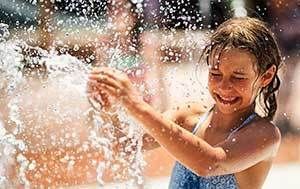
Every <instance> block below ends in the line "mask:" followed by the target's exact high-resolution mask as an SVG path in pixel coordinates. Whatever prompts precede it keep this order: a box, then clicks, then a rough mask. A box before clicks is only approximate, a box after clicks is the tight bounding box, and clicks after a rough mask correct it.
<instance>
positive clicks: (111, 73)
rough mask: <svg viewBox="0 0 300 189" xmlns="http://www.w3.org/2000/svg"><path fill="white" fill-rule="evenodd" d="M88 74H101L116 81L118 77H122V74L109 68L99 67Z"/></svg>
mask: <svg viewBox="0 0 300 189" xmlns="http://www.w3.org/2000/svg"><path fill="white" fill-rule="evenodd" d="M90 74H91V75H93V74H96V75H97V74H103V75H107V76H109V77H111V78H114V79H116V78H117V77H118V76H119V75H122V74H123V72H121V71H119V70H116V69H113V68H109V67H101V68H96V69H94V70H93V71H92V72H90Z"/></svg>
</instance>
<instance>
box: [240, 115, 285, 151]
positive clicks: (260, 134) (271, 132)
mask: <svg viewBox="0 0 300 189" xmlns="http://www.w3.org/2000/svg"><path fill="white" fill-rule="evenodd" d="M246 128H247V129H246V130H247V131H246V133H245V134H248V135H250V134H251V133H255V134H252V137H254V138H253V139H255V141H256V142H257V143H263V144H265V145H268V146H274V147H275V148H278V147H279V144H280V142H281V134H280V130H279V129H278V127H277V126H276V125H275V124H274V123H272V122H271V121H269V120H267V119H266V118H262V117H258V118H257V119H255V120H254V121H253V122H251V123H249V126H248V127H246Z"/></svg>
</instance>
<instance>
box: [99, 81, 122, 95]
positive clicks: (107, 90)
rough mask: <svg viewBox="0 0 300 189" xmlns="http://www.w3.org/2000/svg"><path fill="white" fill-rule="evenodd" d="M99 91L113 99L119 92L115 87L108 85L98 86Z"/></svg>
mask: <svg viewBox="0 0 300 189" xmlns="http://www.w3.org/2000/svg"><path fill="white" fill-rule="evenodd" d="M100 90H103V91H104V92H105V93H106V94H107V96H108V95H112V96H114V97H116V96H119V94H120V92H119V90H118V89H116V88H115V87H111V86H109V85H105V84H100Z"/></svg>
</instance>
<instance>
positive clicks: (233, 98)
mask: <svg viewBox="0 0 300 189" xmlns="http://www.w3.org/2000/svg"><path fill="white" fill-rule="evenodd" d="M218 96H219V97H220V98H221V100H223V101H225V102H232V101H234V100H236V99H237V97H223V96H220V95H218Z"/></svg>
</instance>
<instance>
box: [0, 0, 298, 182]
mask: <svg viewBox="0 0 300 189" xmlns="http://www.w3.org/2000/svg"><path fill="white" fill-rule="evenodd" d="M246 15H247V16H251V17H256V18H258V19H261V20H263V21H265V22H266V23H267V24H268V25H269V27H270V28H271V30H272V31H273V32H274V34H275V35H276V37H277V40H278V42H279V45H280V49H281V51H282V56H283V57H284V63H285V65H284V66H283V67H282V69H281V78H282V84H281V89H280V92H279V94H278V103H279V105H278V111H277V114H276V117H275V120H274V122H275V124H276V125H277V126H278V127H279V128H280V130H281V133H282V136H283V138H282V139H283V140H282V145H281V147H280V150H279V153H278V155H277V157H276V159H275V164H274V168H273V169H272V170H274V171H273V172H271V174H270V177H271V178H270V179H269V180H271V179H274V180H275V179H276V178H280V177H281V176H284V177H286V178H287V179H293V178H296V177H295V176H296V174H298V175H299V173H300V111H298V110H297V108H298V107H300V99H299V97H298V96H299V94H300V1H299V0H177V1H174V0H131V1H129V0H107V1H105V0H78V1H75V0H13V1H8V0H0V23H5V24H7V25H9V31H10V33H11V35H10V39H11V40H16V41H20V40H22V41H26V43H27V44H29V45H30V46H33V47H41V48H43V49H45V50H48V51H51V50H52V51H53V50H54V51H57V52H58V53H59V54H70V55H72V56H75V57H77V58H78V59H80V60H81V61H83V62H85V63H86V64H90V65H93V66H101V65H102V66H103V65H104V66H107V65H110V66H114V67H117V68H119V69H131V70H132V72H131V73H132V74H129V76H130V78H131V79H132V81H133V82H134V83H136V84H143V87H144V88H143V90H142V92H143V94H144V100H145V101H147V102H148V103H149V104H151V105H152V106H154V107H155V108H157V109H158V110H160V111H164V110H166V109H168V108H169V107H171V106H172V105H174V104H176V103H177V102H182V101H187V100H198V101H202V102H203V103H204V104H207V102H208V101H210V100H211V99H209V97H208V95H207V91H206V90H205V88H206V87H205V86H206V81H205V78H206V75H204V73H205V67H202V66H201V65H200V66H199V64H198V61H199V55H200V52H201V50H202V48H203V47H204V45H205V43H206V41H207V36H208V35H209V34H210V33H211V32H212V31H213V30H214V29H215V28H216V27H217V26H218V25H220V24H221V23H222V22H224V21H225V20H226V19H229V18H231V17H233V16H246ZM0 35H1V33H0ZM204 66H205V65H204ZM195 70H196V71H195ZM195 86H198V87H195ZM157 154H159V155H157ZM145 160H146V162H147V163H148V164H147V166H146V168H145V175H146V177H147V178H152V179H155V178H166V177H168V176H169V175H170V172H171V168H172V165H173V159H172V157H170V156H169V155H168V154H167V153H166V152H165V151H164V150H163V149H156V150H153V151H150V152H147V153H146V154H145ZM285 174H286V175H285ZM281 179H283V178H281ZM269 180H267V182H266V188H275V187H273V186H274V185H273V186H271V184H270V183H271V181H269ZM277 180H278V179H277ZM279 180H280V179H279ZM295 181H296V179H294V180H292V181H291V183H292V184H297V185H296V186H295V185H291V187H290V188H292V187H293V188H297V187H300V183H296V182H295ZM68 182H69V183H73V181H64V182H62V183H64V184H65V183H68ZM89 182H91V181H89ZM79 183H80V184H85V182H84V181H82V182H79ZM64 184H62V185H64ZM276 186H277V187H279V184H278V183H277V184H276ZM279 188H289V187H287V186H283V187H279Z"/></svg>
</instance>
